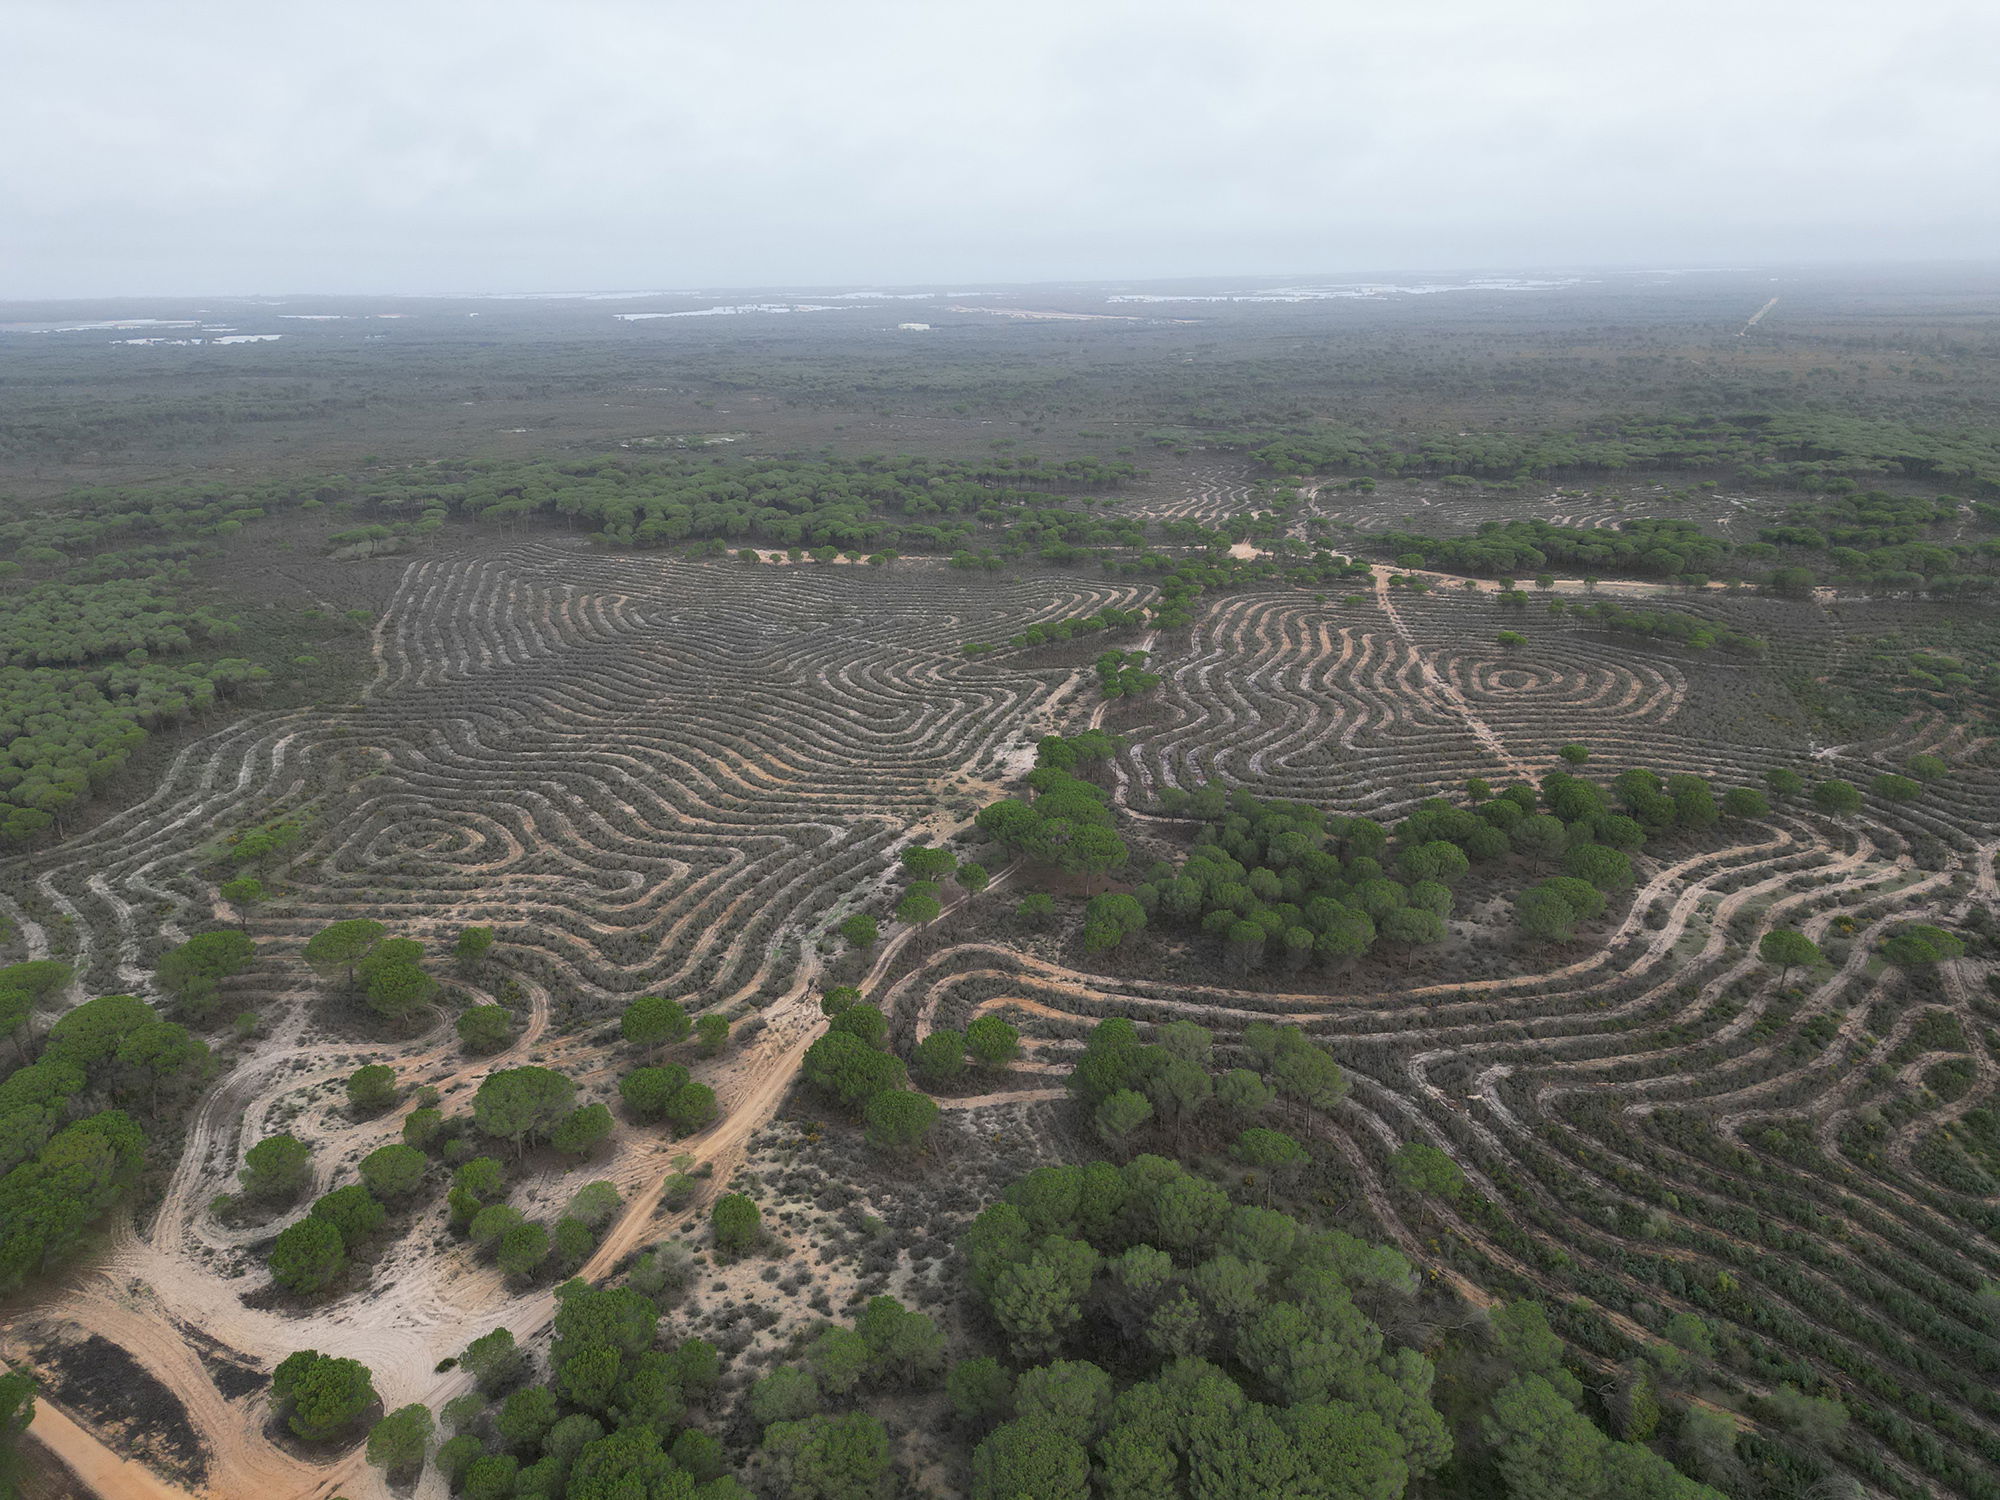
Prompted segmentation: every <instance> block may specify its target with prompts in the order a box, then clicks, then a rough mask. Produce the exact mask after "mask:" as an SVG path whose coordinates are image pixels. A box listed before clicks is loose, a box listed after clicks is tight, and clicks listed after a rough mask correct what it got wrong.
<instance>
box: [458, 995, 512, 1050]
mask: <svg viewBox="0 0 2000 1500" xmlns="http://www.w3.org/2000/svg"><path fill="white" fill-rule="evenodd" d="M456 1029H457V1031H458V1044H459V1046H461V1047H463V1048H464V1049H465V1050H466V1051H467V1052H473V1053H482V1052H498V1051H499V1050H500V1049H501V1048H502V1047H504V1046H506V1045H507V1043H508V1042H510V1041H512V1040H513V1037H514V1016H513V1013H512V1012H511V1011H509V1010H508V1009H507V1007H506V1006H504V1005H475V1006H473V1007H471V1009H469V1010H466V1011H464V1012H463V1013H462V1014H460V1016H459V1018H458V1022H457V1026H456Z"/></svg>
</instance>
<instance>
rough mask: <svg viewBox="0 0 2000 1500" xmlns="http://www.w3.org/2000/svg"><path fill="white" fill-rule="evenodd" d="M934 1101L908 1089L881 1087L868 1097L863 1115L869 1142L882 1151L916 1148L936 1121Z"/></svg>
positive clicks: (927, 1096) (928, 1096)
mask: <svg viewBox="0 0 2000 1500" xmlns="http://www.w3.org/2000/svg"><path fill="white" fill-rule="evenodd" d="M937 1117H938V1107H937V1101H936V1100H934V1099H932V1098H931V1096H930V1095H929V1094H919V1093H916V1092H914V1091H912V1090H909V1089H884V1090H883V1091H882V1092H881V1093H879V1094H877V1095H876V1096H875V1097H874V1098H872V1099H870V1100H869V1101H868V1107H867V1110H866V1111H865V1112H864V1115H863V1118H864V1119H865V1120H866V1121H867V1124H868V1144H869V1145H871V1146H874V1147H875V1148H876V1149H878V1150H881V1151H896V1152H909V1151H914V1150H916V1149H917V1148H918V1147H919V1146H921V1145H922V1144H923V1143H924V1139H925V1137H926V1136H928V1135H929V1134H930V1131H931V1127H932V1126H933V1125H935V1124H936V1123H937Z"/></svg>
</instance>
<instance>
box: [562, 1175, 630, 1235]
mask: <svg viewBox="0 0 2000 1500" xmlns="http://www.w3.org/2000/svg"><path fill="white" fill-rule="evenodd" d="M621 1201H623V1200H621V1199H620V1197H619V1195H618V1187H617V1184H615V1183H610V1182H586V1183H585V1184H584V1185H583V1186H582V1187H580V1188H578V1189H577V1190H576V1192H575V1193H574V1194H572V1195H571V1197H570V1200H569V1206H568V1207H567V1208H565V1209H564V1210H563V1212H564V1214H565V1215H567V1216H568V1217H569V1218H572V1219H576V1220H578V1221H580V1222H581V1223H584V1224H587V1225H588V1226H589V1227H590V1228H592V1229H601V1228H602V1227H603V1226H604V1225H605V1224H606V1223H607V1222H609V1220H610V1218H611V1216H612V1215H613V1214H615V1213H617V1212H618V1205H619V1203H620V1202H621Z"/></svg>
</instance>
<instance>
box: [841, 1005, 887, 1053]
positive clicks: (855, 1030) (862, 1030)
mask: <svg viewBox="0 0 2000 1500" xmlns="http://www.w3.org/2000/svg"><path fill="white" fill-rule="evenodd" d="M826 1029H827V1032H828V1033H829V1034H833V1033H841V1034H844V1035H847V1036H851V1037H853V1038H854V1039H855V1040H856V1041H857V1042H861V1043H863V1044H864V1045H866V1046H869V1047H880V1046H881V1045H882V1043H883V1041H884V1040H885V1039H886V1038H887V1037H888V1035H889V1018H888V1017H887V1016H885V1015H883V1014H882V1012H881V1011H879V1010H877V1009H876V1008H875V1007H874V1006H872V1005H849V1006H845V1007H843V1008H842V1010H841V1012H840V1014H839V1015H837V1016H835V1017H834V1018H833V1020H832V1021H831V1022H830V1023H829V1024H828V1025H827V1028H826Z"/></svg>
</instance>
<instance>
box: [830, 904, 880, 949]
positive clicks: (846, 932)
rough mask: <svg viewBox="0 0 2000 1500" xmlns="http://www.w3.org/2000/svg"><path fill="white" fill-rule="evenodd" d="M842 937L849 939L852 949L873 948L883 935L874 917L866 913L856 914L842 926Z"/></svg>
mask: <svg viewBox="0 0 2000 1500" xmlns="http://www.w3.org/2000/svg"><path fill="white" fill-rule="evenodd" d="M840 935H841V936H842V937H843V938H845V939H847V943H848V946H849V947H851V948H872V947H874V945H875V941H876V939H877V938H879V937H880V936H881V935H882V934H881V929H880V928H879V927H877V926H876V923H875V919H874V918H873V917H871V916H869V915H868V914H867V913H866V912H856V913H855V914H854V915H853V916H851V917H849V918H848V919H847V920H846V921H844V922H842V923H841V924H840Z"/></svg>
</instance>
